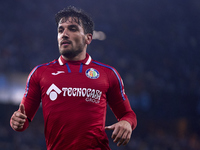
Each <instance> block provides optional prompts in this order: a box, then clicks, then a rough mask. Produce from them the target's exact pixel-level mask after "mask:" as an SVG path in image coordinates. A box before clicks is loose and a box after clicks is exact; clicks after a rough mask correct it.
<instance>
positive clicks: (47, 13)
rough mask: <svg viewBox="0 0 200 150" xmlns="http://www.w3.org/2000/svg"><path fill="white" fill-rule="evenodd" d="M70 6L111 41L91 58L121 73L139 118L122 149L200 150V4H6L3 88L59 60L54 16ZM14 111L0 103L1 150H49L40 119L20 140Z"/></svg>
mask: <svg viewBox="0 0 200 150" xmlns="http://www.w3.org/2000/svg"><path fill="white" fill-rule="evenodd" d="M105 4H106V5H105ZM68 5H75V6H77V7H80V8H83V9H84V10H86V11H87V12H88V13H89V14H91V16H92V18H93V20H94V22H95V30H96V31H103V32H104V33H105V34H106V39H105V40H104V41H100V40H94V41H93V42H92V43H91V45H90V46H89V47H88V53H89V54H90V55H91V56H92V58H93V59H96V60H98V61H101V62H103V63H106V64H109V65H111V66H113V67H115V68H116V69H117V70H118V72H119V73H120V75H121V76H122V78H123V80H124V84H125V89H126V94H127V95H128V97H129V99H130V103H131V106H132V108H133V109H134V111H135V112H136V114H137V116H138V127H137V128H136V130H135V131H134V132H133V137H132V139H131V142H130V144H129V145H128V146H126V147H124V148H118V149H119V150H132V149H137V150H161V149H162V150H199V149H200V144H199V143H200V129H199V126H200V119H199V117H200V59H199V56H200V51H199V48H200V45H199V40H200V34H199V32H200V29H199V25H200V18H199V15H197V14H199V13H200V1H198V0H190V1H187V0H168V1H162V0H154V1H148V0H140V1H133V0H125V1H120V0H115V1H112V0H111V1H106V0H101V1H98V2H96V1H89V0H85V1H78V0H77V1H76V0H75V1H73V2H66V1H64V0H61V1H57V2H55V1H53V0H50V1H48V3H46V2H44V1H40V0H34V1H33V0H30V1H26V0H14V1H12V3H9V1H5V2H4V3H2V4H1V5H0V12H1V15H0V20H1V22H0V43H1V44H0V85H3V83H5V80H6V75H7V74H15V73H18V72H21V73H24V74H27V73H29V72H30V71H31V70H32V69H33V68H34V67H35V66H36V65H38V64H41V63H46V62H50V61H52V60H53V59H56V58H58V57H59V53H58V48H57V41H56V36H57V35H56V34H57V33H56V32H57V29H56V25H55V21H54V14H55V13H56V12H57V11H58V10H60V9H62V8H63V7H65V6H68ZM97 8H98V9H97ZM125 10H126V11H125ZM5 107H8V109H5ZM14 107H15V106H12V105H6V106H4V105H3V104H2V106H1V104H0V110H1V118H0V119H1V120H4V121H3V122H2V121H1V122H0V130H1V131H0V133H1V134H0V149H2V150H3V149H4V150H12V149H13V147H16V149H19V150H20V149H26V150H29V149H30V150H40V149H41V150H42V149H45V142H44V137H43V124H42V123H43V122H42V121H41V120H42V114H41V113H42V112H40V111H39V113H38V114H39V115H38V116H39V117H37V118H36V119H35V120H34V122H35V123H34V122H33V124H35V125H32V127H30V129H29V130H28V131H25V132H24V133H23V134H21V133H15V132H13V131H12V130H11V129H10V127H9V119H8V118H9V117H10V115H11V113H12V112H13V111H14V110H15V109H14ZM4 112H6V113H4ZM108 112H109V113H108V117H107V118H108V119H107V121H108V124H109V123H111V122H112V119H110V118H113V117H112V115H111V114H112V113H111V112H110V111H108ZM5 115H6V116H5ZM110 115H111V116H110ZM113 122H114V121H113ZM108 134H110V133H108ZM110 140H111V139H110ZM110 144H111V147H113V149H114V150H117V148H116V147H115V145H113V144H112V141H110Z"/></svg>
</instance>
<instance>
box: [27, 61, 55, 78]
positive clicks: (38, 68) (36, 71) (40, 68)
mask: <svg viewBox="0 0 200 150" xmlns="http://www.w3.org/2000/svg"><path fill="white" fill-rule="evenodd" d="M56 64H58V60H57V59H55V60H53V61H51V62H48V63H43V64H40V65H37V66H35V67H34V68H33V69H32V71H31V72H30V74H29V78H30V77H32V76H33V75H36V76H38V75H39V76H40V75H41V74H42V73H43V72H44V71H45V70H46V69H47V68H48V67H54V65H56Z"/></svg>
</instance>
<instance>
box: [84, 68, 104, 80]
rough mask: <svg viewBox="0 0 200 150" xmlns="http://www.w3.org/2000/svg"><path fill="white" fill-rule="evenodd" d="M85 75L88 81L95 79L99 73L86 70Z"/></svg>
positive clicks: (92, 69) (93, 70)
mask: <svg viewBox="0 0 200 150" xmlns="http://www.w3.org/2000/svg"><path fill="white" fill-rule="evenodd" d="M85 74H86V76H87V77H88V78H90V79H97V78H98V77H99V76H100V74H99V72H98V71H97V70H96V69H94V68H90V69H87V70H86V72H85Z"/></svg>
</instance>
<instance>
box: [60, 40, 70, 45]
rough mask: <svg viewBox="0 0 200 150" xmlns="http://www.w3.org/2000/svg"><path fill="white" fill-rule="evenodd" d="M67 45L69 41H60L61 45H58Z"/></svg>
mask: <svg viewBox="0 0 200 150" xmlns="http://www.w3.org/2000/svg"><path fill="white" fill-rule="evenodd" d="M69 44H71V41H69V40H62V41H61V43H60V45H61V46H62V45H64V46H67V45H69Z"/></svg>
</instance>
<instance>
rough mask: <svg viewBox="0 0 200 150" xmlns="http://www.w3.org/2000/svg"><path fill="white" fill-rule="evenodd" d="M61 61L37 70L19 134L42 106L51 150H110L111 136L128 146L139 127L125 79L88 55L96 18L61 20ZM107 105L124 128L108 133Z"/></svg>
mask: <svg viewBox="0 0 200 150" xmlns="http://www.w3.org/2000/svg"><path fill="white" fill-rule="evenodd" d="M55 20H56V23H57V26H58V28H57V29H58V36H57V40H58V47H59V52H60V57H59V58H58V59H55V60H54V61H52V62H50V63H45V64H42V65H38V66H36V67H35V68H34V69H33V70H32V71H31V73H30V74H29V77H28V79H27V84H26V91H25V94H24V96H23V99H22V101H21V104H20V106H19V109H18V110H17V111H15V112H14V113H13V115H12V116H11V119H10V125H11V127H12V128H13V129H14V130H15V131H24V130H25V129H27V127H28V126H29V122H31V121H32V120H33V118H34V116H35V113H36V112H37V110H38V108H39V106H40V103H42V109H43V116H44V125H45V131H44V132H45V140H46V146H47V149H48V150H91V149H93V150H110V148H109V143H108V137H107V135H106V132H105V129H106V130H113V132H112V139H113V141H114V142H115V143H117V145H118V146H120V145H126V144H127V143H128V142H129V140H130V138H131V134H132V130H134V129H135V127H136V125H137V120H136V115H135V113H134V111H133V110H132V109H131V107H130V104H129V100H128V98H127V95H126V94H125V92H124V85H123V82H122V79H121V77H120V75H119V73H118V72H117V71H116V70H115V69H114V68H113V67H111V66H109V65H106V64H103V63H100V62H98V61H95V60H93V59H92V58H91V56H90V55H89V54H88V53H87V52H86V50H87V46H88V45H89V44H90V43H91V41H92V35H93V30H94V24H93V21H92V20H91V18H90V17H89V16H88V15H87V14H86V13H85V12H84V11H83V10H79V9H77V8H75V7H71V6H70V7H68V8H66V9H63V10H61V11H59V12H58V13H57V14H56V15H55ZM107 104H109V106H110V108H111V109H112V111H113V113H114V114H115V116H116V118H117V119H118V122H117V123H115V124H113V125H110V126H107V127H105V120H106V110H107Z"/></svg>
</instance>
